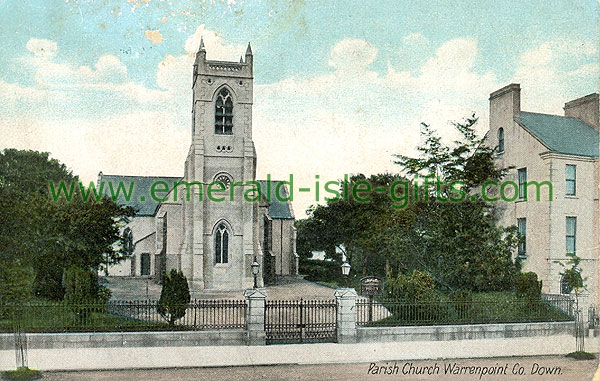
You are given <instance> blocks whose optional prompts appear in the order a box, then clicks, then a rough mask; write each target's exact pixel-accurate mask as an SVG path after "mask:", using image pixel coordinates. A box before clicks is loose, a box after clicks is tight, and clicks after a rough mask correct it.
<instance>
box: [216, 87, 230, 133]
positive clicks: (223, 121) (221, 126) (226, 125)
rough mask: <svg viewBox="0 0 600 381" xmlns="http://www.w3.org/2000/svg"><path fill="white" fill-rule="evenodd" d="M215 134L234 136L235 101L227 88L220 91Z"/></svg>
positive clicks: (217, 102)
mask: <svg viewBox="0 0 600 381" xmlns="http://www.w3.org/2000/svg"><path fill="white" fill-rule="evenodd" d="M215 134H217V135H232V134H233V101H232V100H231V95H230V94H229V91H228V90H227V89H225V88H223V89H222V90H221V91H219V95H217V101H216V102H215Z"/></svg>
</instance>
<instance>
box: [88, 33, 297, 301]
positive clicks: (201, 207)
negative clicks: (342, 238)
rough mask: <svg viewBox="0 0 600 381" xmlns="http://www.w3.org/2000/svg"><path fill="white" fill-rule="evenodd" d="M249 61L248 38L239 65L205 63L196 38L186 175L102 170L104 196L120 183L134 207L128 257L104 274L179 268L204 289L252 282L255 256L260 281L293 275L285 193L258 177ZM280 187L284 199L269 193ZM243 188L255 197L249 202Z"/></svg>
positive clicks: (121, 198) (154, 273)
mask: <svg viewBox="0 0 600 381" xmlns="http://www.w3.org/2000/svg"><path fill="white" fill-rule="evenodd" d="M252 67H253V55H252V49H251V47H250V44H248V48H247V50H246V54H245V57H244V58H240V62H226V61H212V60H207V59H206V50H205V47H204V43H203V42H202V41H201V42H200V47H199V49H198V52H197V53H196V58H195V62H194V65H193V85H192V90H193V96H192V97H193V102H192V128H191V132H192V134H191V135H192V138H191V144H190V148H189V151H188V154H187V158H186V160H185V164H184V170H183V176H179V177H152V176H122V175H106V174H103V173H102V172H100V173H99V175H98V187H99V189H103V192H104V193H105V194H107V195H110V194H109V189H117V188H118V187H119V186H121V187H122V188H123V189H124V190H131V193H130V194H128V195H127V194H126V193H125V192H123V193H121V194H119V195H118V198H117V202H119V203H120V204H122V205H127V206H131V207H132V208H133V209H134V210H135V216H134V217H133V218H132V219H131V221H130V222H129V223H128V224H127V226H125V227H124V229H123V232H122V234H123V236H124V238H125V240H124V242H125V245H124V250H125V251H126V252H127V253H128V254H129V258H128V259H125V260H123V261H122V262H120V263H118V264H115V265H109V266H107V268H108V274H109V275H110V276H134V277H148V278H153V279H155V280H156V281H160V275H161V274H162V273H163V272H165V271H170V270H171V269H177V270H181V271H182V272H183V274H184V275H185V276H186V277H187V280H188V283H189V285H190V290H192V291H201V290H205V289H206V290H239V289H244V288H249V287H252V286H253V284H254V277H253V274H252V270H251V265H252V263H253V262H254V261H257V262H258V263H259V264H260V271H259V274H258V286H263V285H264V284H265V283H268V282H272V281H275V280H276V279H277V278H278V277H286V276H296V275H297V274H298V255H297V254H296V230H295V228H294V222H295V217H294V212H293V209H292V205H291V203H290V202H289V201H285V200H286V199H287V196H288V195H289V192H290V190H289V189H288V188H286V184H284V183H280V182H278V181H271V180H270V179H267V180H257V179H256V160H257V155H256V150H255V148H254V142H253V141H252V103H253V70H252ZM182 101H185V100H182ZM248 183H252V184H257V187H256V189H255V190H252V189H250V188H249V186H248V185H247V184H248ZM111 184H112V185H111ZM132 184H133V185H132ZM215 184H216V186H213V189H214V188H218V187H221V188H220V190H222V191H223V192H222V194H220V195H219V199H218V200H219V201H215V200H216V199H217V198H216V197H212V198H207V197H206V194H204V193H206V192H205V191H206V189H207V187H208V188H210V187H211V186H212V185H215ZM235 185H237V186H236V187H234V186H235ZM101 186H102V187H103V188H100V187H101ZM158 190H160V191H164V192H163V193H158V192H157V191H158ZM257 191H258V192H257ZM152 193H156V194H152ZM256 193H258V195H256ZM277 193H278V194H279V196H280V197H273V196H274V195H276V194H277ZM248 194H250V195H251V196H252V195H254V196H256V197H252V198H251V201H248V197H247V196H248ZM229 195H231V197H229ZM158 196H160V197H158ZM225 196H227V197H225ZM245 196H246V197H245ZM213 199H214V200H213Z"/></svg>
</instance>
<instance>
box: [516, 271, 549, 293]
mask: <svg viewBox="0 0 600 381" xmlns="http://www.w3.org/2000/svg"><path fill="white" fill-rule="evenodd" d="M515 291H516V293H517V296H518V297H520V298H526V299H531V300H536V299H539V298H540V296H541V294H542V281H541V280H540V281H538V277H537V274H536V273H534V272H527V273H520V274H518V275H517V276H516V277H515Z"/></svg>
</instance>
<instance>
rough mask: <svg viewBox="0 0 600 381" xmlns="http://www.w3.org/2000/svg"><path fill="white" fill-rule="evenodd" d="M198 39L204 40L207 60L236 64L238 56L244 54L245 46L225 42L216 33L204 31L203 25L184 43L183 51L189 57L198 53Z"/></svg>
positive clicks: (208, 30)
mask: <svg viewBox="0 0 600 381" xmlns="http://www.w3.org/2000/svg"><path fill="white" fill-rule="evenodd" d="M200 38H202V39H203V40H204V46H205V48H206V58H207V59H209V60H217V61H234V62H237V61H238V60H239V59H240V55H242V54H244V53H245V52H246V46H243V45H238V44H233V43H231V42H229V41H227V40H225V39H224V38H223V37H221V35H220V34H219V33H218V32H216V31H214V30H210V29H206V28H205V27H204V24H203V25H200V26H199V27H198V28H197V29H196V32H194V34H193V35H191V36H190V37H189V38H188V39H187V41H186V42H185V51H186V52H187V53H188V54H189V55H192V56H193V55H195V54H196V52H197V51H198V47H199V46H200Z"/></svg>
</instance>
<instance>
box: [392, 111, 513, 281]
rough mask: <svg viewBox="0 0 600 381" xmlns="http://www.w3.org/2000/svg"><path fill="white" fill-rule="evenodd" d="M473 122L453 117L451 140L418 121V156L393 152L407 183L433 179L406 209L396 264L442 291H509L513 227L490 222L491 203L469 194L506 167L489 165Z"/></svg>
mask: <svg viewBox="0 0 600 381" xmlns="http://www.w3.org/2000/svg"><path fill="white" fill-rule="evenodd" d="M476 123H477V118H476V117H475V116H472V117H471V118H467V119H466V120H465V121H463V122H461V123H454V124H453V126H454V128H455V130H456V132H457V133H458V135H459V136H460V138H459V139H458V140H456V141H454V142H453V144H452V145H447V144H445V143H444V142H443V141H442V139H441V138H440V137H439V136H438V135H437V133H436V131H435V130H434V129H433V128H431V127H430V126H429V125H427V124H422V131H421V134H422V136H423V137H424V144H423V145H422V146H421V147H419V148H418V150H419V152H420V153H421V155H420V157H418V158H412V157H408V156H404V155H397V156H396V157H397V161H396V163H397V164H399V165H400V166H401V167H402V170H403V171H404V173H406V175H407V176H408V177H409V178H410V179H411V180H412V181H413V182H414V183H418V181H419V180H420V179H422V178H427V177H429V179H430V180H429V181H430V182H432V183H435V187H428V188H425V189H424V188H423V187H421V189H420V191H419V193H418V195H419V197H418V199H414V198H413V200H412V202H411V204H410V205H409V207H408V208H407V211H408V212H409V213H411V214H412V216H411V219H412V221H413V223H412V225H409V226H408V229H407V230H406V231H405V234H403V235H400V236H398V237H399V238H400V239H401V240H402V241H403V244H402V245H400V247H404V250H408V252H403V253H399V256H400V261H401V262H402V267H403V268H405V269H406V270H413V269H420V270H421V271H427V272H428V273H430V274H431V275H432V276H433V278H434V279H435V281H436V283H437V285H438V287H440V288H442V289H446V290H449V291H453V290H458V289H468V290H472V291H494V290H508V289H512V287H513V280H514V276H515V275H516V274H517V273H518V271H519V268H520V266H519V264H515V263H514V262H513V260H512V253H513V252H514V250H515V248H516V246H517V244H518V242H519V236H518V233H517V229H516V227H514V226H511V227H508V228H503V227H500V226H498V223H497V222H498V218H497V216H496V215H497V212H496V210H495V206H494V205H492V204H490V203H488V202H485V201H484V200H483V199H482V198H481V197H480V196H479V194H478V193H477V188H478V187H481V186H482V185H483V184H485V182H486V181H490V180H495V181H499V180H500V179H501V178H502V177H503V176H504V175H505V174H506V172H507V170H508V169H503V168H497V167H496V165H495V162H494V153H495V149H494V148H491V147H489V146H487V145H486V138H485V137H482V138H479V137H478V136H477V134H476V133H475V128H474V127H475V125H476ZM438 180H439V181H438ZM453 182H455V183H454V184H452V183H453ZM452 199H454V201H451V200H452Z"/></svg>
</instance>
